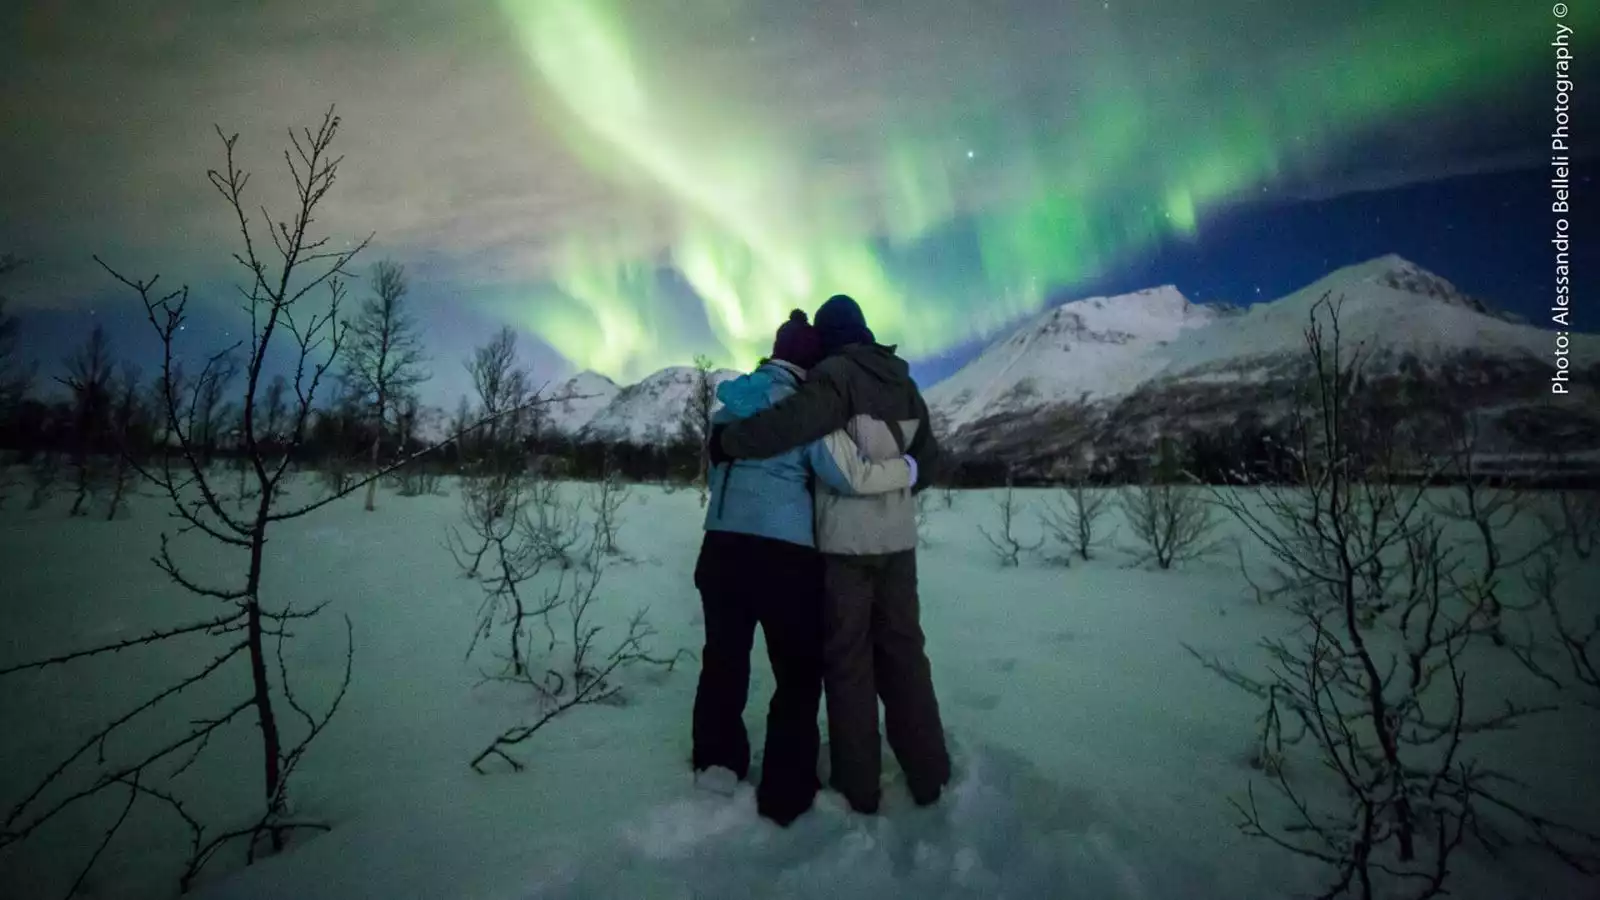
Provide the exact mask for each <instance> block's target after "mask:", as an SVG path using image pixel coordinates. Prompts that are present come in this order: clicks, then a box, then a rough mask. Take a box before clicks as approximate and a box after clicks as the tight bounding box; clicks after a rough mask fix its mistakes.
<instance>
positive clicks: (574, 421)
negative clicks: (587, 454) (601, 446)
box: [542, 371, 622, 437]
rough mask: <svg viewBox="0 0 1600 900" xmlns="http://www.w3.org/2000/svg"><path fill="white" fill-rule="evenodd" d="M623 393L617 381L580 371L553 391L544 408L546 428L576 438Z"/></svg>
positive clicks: (551, 390)
mask: <svg viewBox="0 0 1600 900" xmlns="http://www.w3.org/2000/svg"><path fill="white" fill-rule="evenodd" d="M621 391H622V388H620V387H618V386H617V383H616V382H615V381H612V380H611V379H609V378H607V377H606V376H604V375H601V374H600V373H598V372H588V371H584V372H579V373H578V374H576V375H574V376H572V377H571V378H569V379H567V380H566V381H564V382H562V383H561V384H558V385H556V386H555V387H553V388H551V389H550V392H549V397H550V402H549V403H548V404H546V405H545V406H544V407H543V408H542V411H543V413H544V415H545V422H544V426H545V427H546V428H547V429H549V430H550V431H553V432H555V433H556V434H559V435H563V436H567V437H570V436H572V435H575V434H577V433H578V432H580V431H582V430H583V428H584V426H586V425H588V424H589V423H590V422H591V421H593V420H594V417H595V416H597V415H599V414H600V411H601V410H603V409H605V408H606V407H607V406H608V405H610V403H611V401H612V400H615V399H616V396H617V394H618V393H620V392H621Z"/></svg>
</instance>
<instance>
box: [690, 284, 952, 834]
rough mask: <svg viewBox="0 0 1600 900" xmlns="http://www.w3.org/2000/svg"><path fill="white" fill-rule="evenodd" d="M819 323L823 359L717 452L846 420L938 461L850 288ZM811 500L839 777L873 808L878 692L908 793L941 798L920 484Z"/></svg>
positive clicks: (808, 435) (866, 435) (943, 759)
mask: <svg viewBox="0 0 1600 900" xmlns="http://www.w3.org/2000/svg"><path fill="white" fill-rule="evenodd" d="M813 321H814V323H815V325H816V328H817V331H818V334H819V336H820V338H821V340H822V345H823V352H824V354H825V357H824V359H823V361H822V362H821V363H819V364H818V365H817V366H815V367H814V368H813V369H811V371H810V372H809V373H808V376H807V378H806V381H805V383H804V384H803V385H801V387H800V389H799V390H798V391H796V392H795V393H794V394H792V395H790V396H789V397H787V398H785V399H784V400H782V401H781V402H779V403H778V404H776V405H775V406H773V407H772V408H771V409H768V410H765V411H762V412H759V413H756V414H755V415H753V416H750V417H749V418H745V419H741V420H739V421H737V422H730V423H728V424H725V425H721V426H718V427H716V428H714V429H713V430H712V434H711V441H710V444H711V446H710V452H711V458H712V461H713V462H714V463H715V462H719V461H723V460H729V459H764V458H766V457H770V456H776V455H778V454H781V453H784V452H785V451H788V450H791V449H792V448H795V447H799V446H802V445H804V444H807V443H810V442H811V441H814V440H816V439H818V438H820V437H823V436H824V435H827V434H830V433H832V432H834V431H836V430H838V429H840V428H843V429H845V430H846V431H847V432H848V433H849V434H850V436H851V438H853V439H854V441H855V443H856V445H857V447H859V448H860V450H861V452H862V454H863V456H864V457H865V458H867V459H869V460H892V459H894V458H896V457H899V456H902V455H904V456H908V457H910V458H911V459H912V460H914V461H915V464H916V466H917V468H918V470H920V471H923V472H932V471H933V467H934V466H935V465H936V463H937V457H938V453H939V448H938V442H937V441H936V440H935V438H934V435H933V431H932V429H931V427H930V425H929V421H928V406H927V403H926V402H925V401H924V400H923V398H922V394H921V392H920V391H918V390H917V386H916V383H915V382H913V381H912V380H911V373H910V368H909V367H908V366H907V365H906V363H905V361H904V360H902V359H900V358H899V357H898V356H896V355H895V352H894V348H893V347H885V346H883V345H881V344H879V343H877V340H876V338H875V337H874V336H873V334H872V331H871V330H870V329H869V328H868V327H867V324H866V320H865V317H864V316H863V315H862V313H861V308H860V306H858V305H857V304H856V302H855V301H854V300H853V299H851V298H850V297H848V296H845V295H843V294H837V295H835V296H833V297H830V298H829V299H828V301H827V302H826V303H824V304H823V305H822V307H821V308H820V309H818V310H817V314H816V316H815V317H814V320H813ZM921 486H922V485H919V486H918V487H919V488H920V487H921ZM815 509H816V546H817V549H818V550H819V551H821V553H822V554H823V565H824V610H825V616H826V638H825V645H824V662H823V665H824V683H825V685H826V688H827V708H828V740H829V750H830V755H831V763H832V765H831V769H832V776H831V783H832V787H833V788H834V789H835V790H837V791H839V793H841V794H843V795H844V797H845V799H846V800H848V801H849V803H850V805H851V807H852V808H853V809H855V810H856V811H858V812H863V813H873V812H876V811H877V809H878V803H879V799H880V793H881V792H880V788H879V777H880V772H881V769H882V760H881V758H880V750H879V746H880V745H879V731H878V700H879V698H882V700H883V707H884V730H885V731H886V732H887V735H888V738H889V746H890V748H891V749H892V750H893V751H894V754H895V758H896V759H897V760H899V762H900V768H901V769H902V770H903V771H904V772H905V778H906V786H907V787H908V788H909V789H910V791H911V796H912V799H913V800H915V801H916V803H918V804H919V805H924V806H925V805H928V804H931V803H933V802H935V801H937V800H938V799H939V796H940V794H941V792H942V791H943V789H944V787H945V785H946V784H948V783H949V780H950V754H949V750H948V749H947V747H946V745H945V735H944V727H943V724H942V722H941V720H940V716H939V701H938V698H937V697H936V696H935V695H934V690H933V678H932V673H931V670H930V667H929V665H928V657H927V654H926V652H925V651H924V639H923V633H922V623H921V615H920V611H919V607H918V598H917V556H916V547H917V526H916V501H915V499H914V498H913V496H912V490H909V489H908V490H899V491H890V492H887V493H880V494H873V495H870V496H849V495H845V494H841V493H837V492H834V491H832V490H830V489H829V488H827V487H826V486H825V485H818V486H817V488H816V503H815Z"/></svg>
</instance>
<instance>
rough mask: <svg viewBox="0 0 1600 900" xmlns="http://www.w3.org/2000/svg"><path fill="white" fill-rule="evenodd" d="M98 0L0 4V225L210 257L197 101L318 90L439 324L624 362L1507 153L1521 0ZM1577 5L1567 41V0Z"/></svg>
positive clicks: (991, 321)
mask: <svg viewBox="0 0 1600 900" xmlns="http://www.w3.org/2000/svg"><path fill="white" fill-rule="evenodd" d="M114 6H115V5H108V6H107V7H106V8H105V9H100V8H99V7H98V6H97V5H96V4H83V5H82V8H81V9H76V10H67V11H62V10H53V11H48V12H34V13H21V12H10V13H6V14H5V15H6V16H8V17H10V19H13V20H14V21H8V22H6V24H7V25H10V26H13V27H11V28H9V29H8V32H9V33H11V34H13V35H17V36H20V37H21V38H22V39H23V40H25V41H27V42H28V44H27V45H25V46H21V47H19V48H18V49H17V52H16V53H14V54H8V58H13V60H14V61H13V62H9V63H8V66H14V67H15V71H16V72H17V73H18V74H20V75H21V76H23V77H22V78H20V79H19V80H17V81H16V82H15V83H17V84H22V85H24V89H23V90H22V91H21V92H19V93H18V94H16V95H14V96H12V97H10V98H9V99H7V100H6V101H4V103H5V112H6V115H7V120H8V122H10V121H21V119H20V118H19V116H20V115H22V114H24V113H29V112H31V113H34V114H38V112H39V110H40V109H42V108H45V107H40V106H32V105H30V98H31V99H32V100H33V101H35V102H37V101H39V100H41V99H42V98H44V97H46V96H50V97H54V98H58V99H57V103H56V105H55V106H54V107H53V108H50V111H49V112H48V113H47V114H46V115H45V116H44V118H43V119H41V120H39V122H38V124H37V127H36V128H35V129H33V130H30V131H28V132H27V133H25V134H22V135H19V136H13V137H8V138H5V139H4V140H5V143H3V144H0V149H3V151H4V152H5V154H6V156H7V159H8V162H9V161H11V160H12V159H13V158H14V159H15V160H16V165H14V166H11V167H10V170H11V171H14V172H18V173H19V175H18V178H17V180H16V181H15V182H14V184H16V185H18V186H17V187H15V188H14V189H13V190H11V191H8V194H9V196H8V197H7V198H6V208H7V217H6V223H5V225H4V227H3V229H0V239H3V240H5V241H6V242H7V244H8V246H12V247H16V248H17V249H19V250H20V251H22V252H29V250H30V248H33V247H39V248H40V249H34V252H33V255H36V256H44V257H49V256H51V251H53V250H56V249H57V248H58V247H59V246H66V245H71V246H74V247H76V246H81V245H83V244H85V243H90V242H92V244H93V246H96V247H100V248H106V247H107V246H108V245H109V251H115V250H121V251H123V252H124V255H125V256H132V257H133V258H135V259H146V258H148V259H149V260H152V261H155V260H168V259H177V260H180V261H182V262H185V263H188V262H192V261H193V260H196V259H200V258H203V257H206V256H207V253H206V252H205V251H206V250H207V249H208V248H209V242H211V241H213V240H216V241H220V240H221V239H222V238H223V237H225V235H222V234H221V233H220V231H219V230H218V229H216V228H215V227H214V218H211V217H210V216H211V211H210V210H209V208H208V207H206V206H205V204H207V203H208V202H209V198H208V197H207V196H206V195H205V194H204V192H203V190H202V188H203V181H202V180H201V179H200V178H198V177H197V176H198V175H200V174H201V173H203V170H204V167H205V165H208V164H210V163H211V162H212V160H211V159H210V158H209V156H208V155H207V154H209V153H211V152H212V151H213V149H214V148H213V147H212V146H211V145H210V144H208V143H207V140H208V138H209V137H211V135H210V132H209V128H210V124H211V122H213V121H216V122H220V123H223V124H224V127H229V128H238V129H240V130H244V131H246V134H247V136H250V135H257V136H259V137H260V138H261V139H262V140H264V141H265V140H267V139H269V138H270V137H271V136H272V135H275V134H276V135H281V133H282V132H281V128H282V127H284V126H285V125H288V124H293V123H300V122H303V121H306V120H307V118H308V117H309V116H312V115H314V114H315V113H316V112H317V111H318V110H319V109H320V108H321V107H322V106H323V105H325V104H326V103H328V102H333V101H337V102H338V103H339V104H340V109H341V112H342V114H343V115H344V116H345V118H346V120H347V121H348V122H349V124H350V133H351V134H352V135H355V138H354V143H353V146H350V147H347V148H345V149H346V152H347V154H348V155H349V159H350V163H349V165H350V167H351V172H352V174H351V176H350V177H349V178H347V179H346V183H345V184H342V185H341V189H342V190H348V191H349V192H350V194H349V195H347V196H346V197H345V198H344V199H343V201H342V203H340V205H339V209H338V212H337V214H336V216H337V217H336V218H335V219H333V220H331V221H330V225H331V226H333V227H337V228H340V229H344V230H346V231H350V232H354V233H356V234H357V235H359V234H364V233H365V231H366V230H376V231H377V232H378V236H379V237H378V239H379V251H380V252H382V253H385V254H390V255H394V256H396V257H397V258H399V259H401V260H402V261H410V262H411V263H412V264H413V266H414V268H415V269H416V270H417V271H419V272H420V273H422V274H423V276H424V277H426V278H427V279H428V280H429V281H430V283H431V284H432V285H433V287H434V292H435V293H437V294H439V295H441V296H447V297H448V298H449V299H448V301H444V300H441V301H440V303H439V305H438V308H437V309H435V310H434V311H433V312H432V313H431V314H430V320H431V321H432V323H433V324H434V325H435V326H436V328H435V330H436V331H438V332H439V333H440V334H441V335H444V336H445V338H446V343H447V344H448V343H450V342H451V341H452V340H454V341H455V343H460V342H461V341H464V340H466V339H467V337H466V334H467V332H468V331H470V330H473V329H477V330H480V331H481V330H483V329H484V327H485V326H487V325H489V324H490V323H499V322H509V323H511V324H513V325H515V326H517V327H519V328H520V329H522V330H523V331H524V332H525V333H526V334H528V335H529V336H530V337H535V336H536V337H537V338H538V339H539V340H540V341H542V342H543V343H544V344H545V345H547V346H548V347H549V348H550V349H551V350H553V351H554V352H555V353H556V354H559V356H560V357H561V358H562V360H564V362H565V363H566V365H567V367H568V368H570V369H582V368H590V369H595V370H597V371H600V372H602V373H604V374H607V375H610V376H612V377H614V378H617V379H619V380H624V381H626V380H633V379H636V378H638V377H640V376H642V375H644V374H647V373H648V372H650V371H653V370H654V369H656V368H659V367H661V366H663V365H668V364H675V363H683V362H686V361H687V360H688V359H689V358H690V357H691V356H692V355H693V354H695V353H697V352H705V353H708V354H709V355H711V356H712V357H713V358H714V359H716V360H717V361H718V362H719V363H721V364H726V365H737V366H745V365H748V364H749V363H750V362H751V361H753V360H754V359H755V358H756V357H757V356H759V355H760V354H761V353H762V352H763V351H765V350H766V348H767V347H768V346H769V344H770V340H771V332H772V328H773V327H774V325H775V323H777V322H779V321H781V320H782V319H783V318H784V315H785V313H786V312H787V310H788V309H790V308H791V307H795V306H799V307H803V308H807V309H810V308H814V307H815V305H816V304H817V303H818V302H819V301H820V300H821V299H823V298H824V297H826V296H827V295H828V294H830V293H833V292H836V291H846V292H849V293H851V294H852V295H854V296H855V297H857V298H858V299H859V300H860V301H861V302H862V304H863V306H864V307H865V309H866V311H867V314H868V316H869V319H870V321H871V322H872V324H873V326H874V328H875V330H876V331H877V333H878V335H879V336H880V338H881V339H883V340H885V341H886V342H891V343H898V344H900V345H901V348H902V351H903V352H904V353H905V354H906V355H908V356H910V357H913V358H916V357H927V356H931V355H935V354H938V353H941V352H943V351H946V350H948V349H950V348H951V347H954V346H957V345H960V344H962V343H963V342H967V341H970V340H972V339H973V338H975V337H978V336H981V335H983V334H986V333H989V332H991V331H993V330H994V329H997V328H999V327H1001V326H1003V325H1005V324H1007V323H1009V322H1013V321H1015V320H1016V319H1017V318H1018V317H1020V316H1021V315H1024V314H1026V313H1028V312H1031V311H1033V310H1036V309H1038V308H1039V307H1040V306H1041V305H1043V304H1044V303H1045V302H1047V299H1048V298H1050V297H1051V296H1053V295H1056V294H1059V293H1060V292H1063V291H1071V290H1072V288H1073V287H1074V286H1075V285H1079V284H1081V283H1085V282H1088V281H1092V280H1094V279H1097V278H1100V277H1103V276H1105V275H1107V274H1108V273H1110V272H1114V271H1116V270H1117V269H1118V267H1120V266H1124V265H1126V264H1128V263H1129V261H1130V260H1137V259H1138V258H1139V257H1140V255H1141V254H1144V253H1147V252H1149V251H1151V250H1152V248H1155V247H1157V246H1159V245H1161V244H1162V243H1164V242H1171V241H1174V240H1178V241H1186V240H1191V241H1192V240H1197V239H1200V238H1202V237H1203V236H1204V230H1205V228H1206V223H1207V220H1208V218H1209V217H1214V216H1216V215H1219V214H1223V213H1226V212H1227V211H1229V210H1231V209H1234V208H1237V207H1239V206H1240V205H1241V204H1246V203H1252V202H1260V201H1261V200H1262V198H1270V199H1275V200H1287V199H1292V198H1294V197H1308V196H1328V195H1337V194H1338V193H1340V192H1341V191H1345V190H1350V189H1354V188H1358V187H1360V188H1369V187H1372V186H1374V185H1378V186H1383V185H1405V184H1414V183H1418V182H1426V181H1429V180H1431V179H1434V178H1437V177H1440V176H1442V175H1445V174H1450V173H1454V172H1459V171H1474V170H1486V169H1496V168H1505V167H1507V166H1513V165H1519V164H1523V163H1525V162H1528V161H1530V160H1532V159H1536V158H1537V154H1538V139H1539V133H1538V131H1537V126H1536V125H1528V126H1527V128H1524V125H1525V123H1529V122H1533V123H1536V122H1537V121H1538V116H1539V115H1540V113H1541V110H1540V109H1539V108H1537V106H1536V104H1537V103H1538V102H1540V100H1539V98H1540V96H1541V95H1539V94H1538V93H1537V92H1536V91H1534V92H1531V93H1530V92H1529V91H1528V86H1529V85H1530V84H1533V85H1537V84H1538V83H1539V82H1538V77H1539V75H1540V73H1542V72H1543V71H1544V70H1545V69H1546V68H1547V58H1546V57H1547V55H1548V54H1546V53H1544V52H1543V50H1542V49H1541V48H1542V42H1544V41H1546V40H1547V39H1548V38H1547V34H1548V31H1549V27H1548V21H1549V18H1550V16H1549V11H1548V9H1545V8H1542V7H1538V6H1537V5H1534V6H1532V7H1529V6H1527V5H1525V4H1508V3H1504V2H1487V0H1456V2H1445V0H1419V2H1398V0H1391V2H1373V0H1359V2H1349V3H1342V4H1329V3H1323V2H1313V0H1302V2H1288V3H1285V2H1272V3H1269V2H1260V0H1214V2H1205V3H1202V2H1194V3H1179V2H1175V0H1083V2H1079V0H959V2H957V0H940V2H922V3H913V2H903V0H890V2H879V3H870V2H864V0H862V2H845V0H823V2H814V3H792V2H788V0H703V2H687V0H685V2H667V0H663V2H650V3H646V2H641V0H469V2H459V0H458V2H445V0H408V2H404V3H381V2H377V0H339V2H334V3H331V4H326V5H325V6H326V7H327V8H326V9H323V10H320V11H318V12H315V13H308V12H305V11H303V10H302V11H293V10H289V9H287V7H288V6H289V5H288V4H279V5H276V7H277V8H275V9H271V10H267V9H253V10H233V11H229V10H227V9H225V6H226V5H207V4H202V3H199V2H194V3H181V4H167V5H166V6H170V7H171V11H170V13H165V14H156V15H151V16H135V15H133V14H130V13H127V12H126V11H118V10H116V9H115V8H114ZM265 6H268V7H272V6H274V5H273V4H267V5H265ZM1573 6H1574V11H1573V14H1572V16H1571V17H1570V18H1569V19H1568V23H1569V24H1571V25H1572V26H1573V27H1574V29H1575V31H1576V33H1577V34H1578V35H1579V36H1580V40H1581V39H1582V37H1581V36H1583V35H1586V34H1587V33H1588V32H1590V31H1593V30H1595V29H1596V28H1600V8H1597V7H1594V6H1592V5H1588V4H1582V5H1580V4H1573ZM91 11H93V12H96V13H98V15H90V12H91ZM119 17H120V18H119ZM40 47H43V48H44V49H43V50H41V49H39V48H40ZM177 51H182V52H177ZM74 54H77V55H78V56H79V57H80V60H79V64H78V65H77V66H76V67H74V65H73V64H72V59H73V56H74ZM91 55H93V56H94V59H95V60H97V61H96V62H92V63H91V62H89V61H88V60H89V58H90V56H91ZM101 58H106V59H108V60H109V61H108V62H99V61H98V60H100V59H101ZM1530 98H1531V99H1530ZM1524 107H1526V109H1524ZM230 123H231V124H230ZM1528 129H1532V130H1528ZM1524 132H1526V133H1524ZM107 141H111V142H113V143H115V144H116V146H117V147H119V148H121V149H120V150H118V151H117V152H114V153H110V154H106V153H103V152H100V151H99V150H97V149H96V148H98V147H99V146H100V144H102V143H104V142H107ZM63 146H66V147H68V149H66V150H61V149H60V148H61V147H63ZM273 150H274V148H272V147H271V146H270V145H267V146H264V147H263V148H262V149H261V151H260V152H259V153H258V155H257V159H256V160H255V162H256V164H257V165H258V166H261V167H266V166H269V165H270V164H271V152H273ZM91 151H93V152H91ZM104 159H111V160H113V161H115V160H118V159H121V160H125V161H126V163H127V165H126V166H125V167H124V168H125V169H128V170H130V172H129V173H127V174H128V177H123V174H122V173H119V172H118V171H117V170H116V167H115V166H114V165H112V166H109V167H108V166H106V165H104V163H103V160H104ZM79 169H81V171H79ZM263 177H264V179H265V178H266V176H263ZM40 183H43V184H51V185H54V188H55V191H56V193H57V194H60V193H61V192H62V191H65V193H66V197H65V198H63V197H61V196H56V195H51V196H50V197H48V198H47V197H46V192H45V191H44V189H42V188H35V187H32V185H36V184H40ZM69 183H70V185H72V186H74V187H66V188H64V187H63V185H66V184H69ZM74 190H76V192H74ZM152 217H155V220H156V221H157V222H158V224H162V227H155V228H152V227H151V221H152ZM24 223H27V224H26V225H24ZM91 225H92V226H93V227H92V228H91ZM107 231H109V232H111V233H110V234H109V235H108V234H106V232H107ZM109 251H108V252H109ZM58 255H59V254H58ZM1348 261H1350V260H1340V262H1348ZM153 264H154V262H152V265H153ZM66 265H67V264H65V263H64V264H63V266H66ZM54 272H55V275H57V276H63V270H62V269H61V268H58V269H56V270H54ZM58 283H69V284H75V283H73V282H71V280H70V279H66V278H65V277H64V276H63V277H62V278H61V279H58ZM43 290H44V288H43V287H41V286H38V285H35V286H33V287H31V288H30V289H29V291H28V293H29V294H30V295H32V296H33V297H34V299H35V302H39V303H43V304H45V305H51V304H60V303H65V302H68V301H65V300H60V299H51V300H40V299H39V295H40V294H41V292H42V291H43ZM89 293H92V290H90V291H89ZM1238 299H1244V298H1238ZM468 317H470V319H471V321H470V323H468V322H467V321H466V319H467V318H468ZM473 336H474V337H476V335H473ZM451 346H452V347H453V346H454V344H452V345H451Z"/></svg>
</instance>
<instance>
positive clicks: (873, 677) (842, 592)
mask: <svg viewBox="0 0 1600 900" xmlns="http://www.w3.org/2000/svg"><path fill="white" fill-rule="evenodd" d="M823 566H824V569H823V610H824V620H825V624H826V634H827V637H826V639H825V642H824V647H823V680H824V683H825V684H826V686H827V697H828V701H827V706H828V742H829V758H830V763H831V768H832V774H831V777H830V783H831V784H832V786H833V788H834V789H835V790H837V791H838V792H839V793H841V794H843V795H844V797H845V799H846V800H847V801H849V803H850V806H851V807H852V808H853V809H855V810H856V811H857V812H864V813H871V812H875V811H877V808H878V800H879V777H880V772H881V769H882V760H881V750H880V741H879V736H878V700H879V699H880V698H881V699H882V700H883V720H884V730H885V731H886V732H887V733H888V738H889V748H890V749H891V750H893V751H894V755H895V758H896V759H897V760H898V761H899V763H900V768H901V770H902V771H903V772H904V773H905V778H906V786H907V787H908V788H910V790H911V796H912V799H913V800H915V801H916V802H917V803H918V804H928V803H932V802H934V801H935V800H937V799H938V798H939V794H940V792H941V791H942V790H943V788H944V786H945V785H946V784H947V783H949V781H950V754H949V750H948V749H947V748H946V747H945V739H944V726H943V724H942V723H941V721H940V718H939V701H938V698H937V697H935V696H934V691H933V677H932V672H931V669H930V668H929V665H928V656H927V653H926V652H925V651H924V649H923V635H922V622H921V613H920V610H919V606H918V601H917V554H916V551H915V550H907V551H905V552H902V553H889V554H882V555H875V556H841V555H835V554H825V555H824V556H823Z"/></svg>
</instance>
